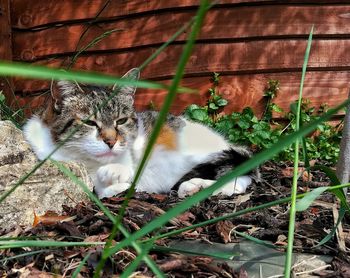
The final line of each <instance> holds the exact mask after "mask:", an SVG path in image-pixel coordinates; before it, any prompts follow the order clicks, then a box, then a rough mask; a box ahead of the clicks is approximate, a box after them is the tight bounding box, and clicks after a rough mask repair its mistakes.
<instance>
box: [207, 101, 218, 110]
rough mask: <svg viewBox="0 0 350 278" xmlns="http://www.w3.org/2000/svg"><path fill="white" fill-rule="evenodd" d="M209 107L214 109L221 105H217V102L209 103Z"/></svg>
mask: <svg viewBox="0 0 350 278" xmlns="http://www.w3.org/2000/svg"><path fill="white" fill-rule="evenodd" d="M209 108H210V109H212V110H218V109H219V107H218V106H216V104H215V103H214V102H211V103H209Z"/></svg>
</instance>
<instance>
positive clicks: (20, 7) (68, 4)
mask: <svg viewBox="0 0 350 278" xmlns="http://www.w3.org/2000/svg"><path fill="white" fill-rule="evenodd" d="M107 2H109V4H108V6H107V7H106V8H105V9H104V10H103V12H102V13H101V14H100V16H99V18H100V19H106V18H118V17H125V16H130V15H134V14H140V13H145V12H152V13H154V12H159V11H161V10H168V9H172V10H174V9H183V8H192V7H197V6H198V4H199V1H198V0H166V1H147V2H146V1H144V0H129V1H108V0H94V1H91V0H75V1H71V0H61V1H56V0H47V1H45V3H43V2H42V1H23V0H13V1H12V3H13V4H12V7H13V8H12V22H13V26H14V27H16V28H24V29H25V28H34V27H38V26H43V25H48V24H52V23H59V22H74V21H82V20H91V19H94V18H95V16H96V15H97V14H99V12H100V11H101V9H102V8H103V6H104V5H105V3H107ZM217 2H218V5H217V6H220V5H222V4H233V5H234V4H236V5H237V4H238V5H239V4H241V5H244V4H256V5H257V4H260V5H261V4H286V3H290V4H291V3H296V4H321V3H323V4H342V3H343V4H350V1H349V0H321V1H320V0H319V1H316V0H279V1H276V0H275V1H273V0H272V1H271V0H220V1H217ZM48 14H49V15H50V16H47V15H48Z"/></svg>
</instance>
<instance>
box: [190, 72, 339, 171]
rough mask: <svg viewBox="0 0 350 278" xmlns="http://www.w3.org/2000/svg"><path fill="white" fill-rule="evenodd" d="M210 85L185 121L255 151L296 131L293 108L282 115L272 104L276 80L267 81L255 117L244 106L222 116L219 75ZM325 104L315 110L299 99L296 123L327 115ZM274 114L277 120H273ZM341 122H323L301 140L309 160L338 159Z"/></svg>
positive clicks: (282, 157)
mask: <svg viewBox="0 0 350 278" xmlns="http://www.w3.org/2000/svg"><path fill="white" fill-rule="evenodd" d="M212 83H213V86H212V88H210V89H209V95H210V96H209V98H208V101H207V103H206V105H204V106H199V105H197V104H192V105H190V106H189V107H187V109H186V111H185V115H186V116H187V118H189V119H191V120H194V121H196V122H200V123H202V124H205V125H207V126H210V127H212V128H213V129H215V130H216V131H218V132H219V133H221V134H222V135H224V136H225V137H226V138H227V139H228V140H229V141H231V142H232V143H238V144H242V145H247V146H250V147H251V148H252V149H253V150H255V151H261V150H264V149H268V148H271V147H272V146H273V145H274V144H275V143H276V142H277V141H278V140H279V139H280V137H281V136H282V135H288V134H291V133H293V132H295V131H296V123H297V119H296V110H295V109H296V105H297V103H298V101H295V102H294V103H292V104H291V110H290V112H287V113H285V112H284V111H283V109H282V108H281V107H279V106H278V105H277V104H276V103H274V102H273V99H274V98H275V97H276V96H277V94H278V90H279V86H280V83H279V81H278V80H269V81H268V84H267V87H266V89H265V91H264V97H265V98H266V107H265V111H264V113H263V115H262V116H260V117H259V115H257V114H255V113H254V111H253V109H252V108H251V107H244V108H243V109H242V111H241V112H233V113H230V114H226V113H225V112H223V111H224V108H225V106H226V105H227V104H228V101H227V100H226V99H224V98H223V97H222V96H221V95H220V94H218V90H217V87H218V85H219V74H218V73H214V74H213V78H212ZM327 110H328V107H327V105H326V104H323V105H321V106H320V108H318V109H316V108H315V107H312V106H311V103H310V101H309V100H308V99H303V98H302V99H301V111H300V120H301V122H302V123H303V125H305V124H308V123H311V122H313V121H314V120H317V119H318V118H319V117H320V116H321V115H322V114H323V113H324V112H327ZM274 113H277V114H278V115H279V118H280V119H279V120H278V121H276V120H274V119H273V115H274ZM341 131H342V123H341V122H340V123H339V124H337V125H335V126H334V125H331V124H329V123H328V122H323V123H321V124H320V125H318V126H317V128H316V130H315V131H314V132H313V133H312V134H310V135H309V136H307V137H305V138H304V139H305V143H306V149H307V152H308V156H309V159H310V160H318V161H322V162H323V163H326V164H330V165H334V164H335V163H336V162H337V159H338V156H339V144H340V139H341ZM273 159H274V160H277V161H292V160H293V159H294V150H293V147H288V148H286V149H284V150H283V151H282V152H280V153H279V154H278V155H277V156H275V157H274V158H273Z"/></svg>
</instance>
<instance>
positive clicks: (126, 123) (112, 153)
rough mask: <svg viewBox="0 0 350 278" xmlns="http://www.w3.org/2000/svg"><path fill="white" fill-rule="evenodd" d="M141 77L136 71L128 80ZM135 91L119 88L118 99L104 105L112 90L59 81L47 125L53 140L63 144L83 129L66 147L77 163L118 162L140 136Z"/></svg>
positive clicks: (129, 88) (129, 73) (66, 150)
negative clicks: (138, 133) (138, 135)
mask: <svg viewBox="0 0 350 278" xmlns="http://www.w3.org/2000/svg"><path fill="white" fill-rule="evenodd" d="M138 74H139V73H138V70H137V69H134V70H131V71H130V72H128V74H127V75H126V76H127V77H128V78H133V79H136V78H138ZM135 89H136V88H135V87H132V86H130V87H127V86H124V87H119V88H117V89H116V90H117V91H118V93H117V94H116V96H114V97H113V98H112V99H110V100H109V101H108V102H107V104H106V105H103V104H104V103H105V102H106V100H107V99H108V98H109V97H110V96H111V94H112V93H113V90H112V89H110V88H106V87H97V86H86V85H81V84H77V83H74V82H67V81H59V82H58V83H57V88H56V92H55V94H56V100H55V101H56V103H55V104H54V108H53V110H54V111H53V112H52V114H51V116H52V119H51V123H50V120H47V121H46V122H47V123H48V125H49V127H50V129H51V133H52V135H53V138H54V140H55V141H56V142H60V141H62V140H64V139H65V138H66V137H67V136H68V135H69V134H70V133H71V132H72V130H73V129H75V128H77V126H79V125H81V126H80V128H79V129H78V130H77V132H76V133H75V134H74V135H73V136H72V137H71V138H70V139H69V140H68V141H67V142H66V143H65V144H64V145H63V147H62V148H63V151H64V152H65V153H66V154H67V155H69V156H72V158H73V159H76V160H77V159H78V160H82V161H84V160H86V159H88V160H94V161H98V162H100V163H110V162H113V161H116V160H117V159H118V157H120V156H121V155H122V154H123V153H124V152H125V151H126V150H127V149H128V148H130V147H131V146H132V144H133V142H134V140H135V138H136V136H137V118H136V113H135V110H134V106H133V98H134V92H135ZM57 90H58V91H57ZM57 94H58V96H59V97H57ZM48 114H49V113H47V115H48ZM90 115H92V116H91V117H90V118H88V117H89V116H90ZM44 120H45V119H44Z"/></svg>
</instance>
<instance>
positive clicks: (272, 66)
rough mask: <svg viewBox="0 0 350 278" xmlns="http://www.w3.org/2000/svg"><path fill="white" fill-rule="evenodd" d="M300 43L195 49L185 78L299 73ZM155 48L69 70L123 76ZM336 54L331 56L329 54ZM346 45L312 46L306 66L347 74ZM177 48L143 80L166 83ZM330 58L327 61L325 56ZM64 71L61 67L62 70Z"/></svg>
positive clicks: (38, 86)
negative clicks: (220, 74) (216, 75)
mask: <svg viewBox="0 0 350 278" xmlns="http://www.w3.org/2000/svg"><path fill="white" fill-rule="evenodd" d="M306 43H307V42H306V41H305V40H302V41H301V40H288V41H259V42H249V43H246V42H244V43H228V44H225V43H223V44H204V45H202V44H198V45H196V47H195V49H194V52H193V55H192V56H191V58H190V60H189V62H188V64H187V66H186V72H185V76H187V77H188V76H201V75H202V76H203V75H204V76H205V75H206V76H208V75H210V74H211V73H212V72H219V73H225V74H246V73H250V74H254V73H263V72H271V73H273V72H283V71H285V72H290V71H300V69H301V66H302V63H303V58H304V52H305V48H306ZM155 49H156V48H148V49H139V50H135V51H133V52H131V53H129V52H126V53H111V54H97V55H90V56H81V57H79V58H78V60H77V62H76V64H75V66H74V68H76V69H80V70H94V71H97V72H102V73H107V74H114V75H122V74H123V73H124V72H126V71H127V70H129V69H131V68H133V67H138V66H140V65H141V64H142V63H143V62H144V61H145V60H146V59H147V58H148V57H149V56H150V55H151V54H152V53H153V52H154V51H155ZM335 49H336V50H337V51H334V50H335ZM348 49H350V40H315V41H313V43H312V50H311V54H310V59H309V63H308V67H309V69H313V70H335V69H336V70H337V71H339V70H349V69H350V67H349V65H350V56H349V55H348ZM181 52H182V47H181V46H178V45H175V46H169V47H168V48H167V49H166V50H165V51H164V52H163V53H161V54H160V55H159V56H158V57H157V58H156V59H155V60H154V61H153V62H151V63H150V64H149V65H148V66H147V67H146V68H145V69H144V70H143V72H142V77H143V78H144V79H153V80H161V79H170V78H171V77H172V76H174V74H175V69H176V65H177V63H178V59H179V57H180V55H181ZM330 54H331V55H330ZM35 64H38V65H47V66H49V67H56V68H57V67H61V66H62V65H64V64H67V61H64V60H63V59H50V60H45V61H40V62H37V63H35ZM63 67H64V66H63ZM15 85H16V91H24V92H30V91H38V90H42V89H43V88H45V87H47V85H45V84H44V83H43V82H42V81H40V80H36V81H35V82H27V81H25V80H16V84H15Z"/></svg>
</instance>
